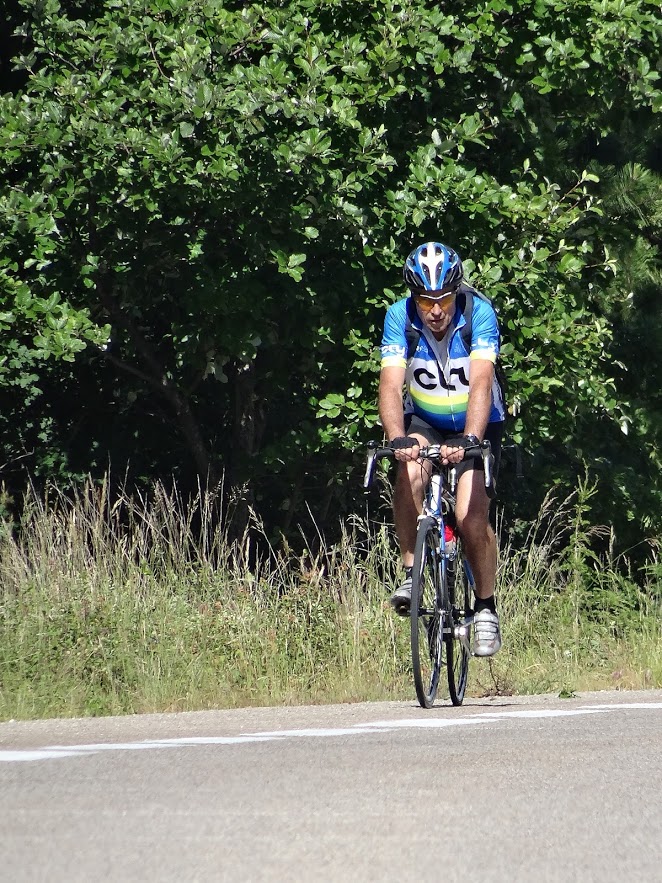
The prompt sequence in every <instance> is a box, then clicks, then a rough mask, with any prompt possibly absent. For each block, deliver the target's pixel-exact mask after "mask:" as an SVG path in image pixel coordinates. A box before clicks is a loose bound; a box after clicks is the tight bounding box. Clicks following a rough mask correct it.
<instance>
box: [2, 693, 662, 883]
mask: <svg viewBox="0 0 662 883" xmlns="http://www.w3.org/2000/svg"><path fill="white" fill-rule="evenodd" d="M661 795H662V691H647V692H644V693H624V692H623V693H620V692H619V693H593V694H582V695H579V696H577V697H575V698H572V699H565V700H564V699H559V698H557V697H552V696H538V697H527V698H500V699H495V700H492V701H490V700H480V701H478V700H476V701H470V702H468V703H467V704H466V705H465V706H464V707H463V708H461V709H454V708H451V707H449V706H441V707H438V708H435V709H433V710H432V711H423V710H422V709H420V708H418V706H416V705H414V704H412V703H370V704H360V705H335V706H318V707H305V708H266V709H241V710H238V711H218V712H203V713H197V714H177V715H144V716H136V717H125V718H105V719H84V720H57V721H36V722H31V723H25V722H24V723H19V722H7V723H3V724H0V813H1V816H0V817H1V819H2V821H1V822H0V831H1V833H0V879H2V880H3V881H4V880H6V881H28V880H29V881H37V880H38V881H42V880H43V881H79V880H80V881H100V880H112V881H132V880H136V881H138V880H139V881H207V880H210V881H215V880H219V881H225V880H227V881H244V880H245V881H272V880H273V881H300V880H301V881H304V880H305V881H308V880H314V881H341V883H350V881H364V880H365V881H373V880H374V881H379V880H384V881H390V880H393V881H409V880H417V881H421V880H423V881H426V880H430V881H433V880H434V881H436V880H443V881H455V880H458V881H459V880H462V881H466V880H471V881H473V880H477V881H481V883H490V881H520V880H521V881H527V883H528V881H536V883H542V881H557V880H558V881H563V883H567V881H600V883H605V881H612V880H613V881H618V883H624V881H628V883H630V881H662V796H661Z"/></svg>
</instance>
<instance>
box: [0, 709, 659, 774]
mask: <svg viewBox="0 0 662 883" xmlns="http://www.w3.org/2000/svg"><path fill="white" fill-rule="evenodd" d="M623 709H644V710H655V711H662V702H632V703H625V702H624V703H619V704H616V703H615V704H613V705H583V706H581V707H580V708H568V709H562V708H550V709H546V710H545V709H528V710H527V709H522V710H518V711H494V712H493V711H488V712H484V713H481V714H473V715H469V716H464V717H455V718H408V719H403V720H382V721H370V722H368V723H364V724H354V725H353V726H351V727H335V728H334V727H329V728H312V729H299V730H272V731H265V732H261V733H242V734H241V735H239V736H184V737H181V738H178V739H154V740H148V741H143V742H109V743H103V742H102V743H91V744H89V745H49V746H45V747H44V748H33V749H25V750H20V749H10V750H6V751H3V750H0V762H3V763H26V762H33V761H38V760H53V759H55V758H57V759H58V760H59V759H61V758H63V757H84V756H85V755H89V754H96V753H98V752H100V751H149V750H156V749H158V748H183V747H194V746H198V745H246V744H252V743H254V742H274V741H284V740H286V739H293V738H294V739H302V738H303V739H310V738H315V739H319V738H328V737H334V736H363V735H370V734H372V735H374V734H375V733H387V732H392V731H394V730H400V729H444V728H446V727H462V726H476V725H479V724H489V723H498V722H501V721H505V720H510V719H517V718H520V719H532V718H559V717H575V716H578V715H589V714H608V713H610V712H614V711H619V710H623Z"/></svg>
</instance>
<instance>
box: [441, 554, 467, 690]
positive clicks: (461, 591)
mask: <svg viewBox="0 0 662 883" xmlns="http://www.w3.org/2000/svg"><path fill="white" fill-rule="evenodd" d="M446 585H447V587H448V603H447V604H445V605H444V607H446V608H447V609H449V610H450V617H449V628H448V629H447V630H446V632H445V634H444V642H445V644H446V671H447V674H448V692H449V694H450V697H451V702H452V703H453V705H462V702H463V700H464V693H465V690H466V688H467V680H468V677H469V659H470V658H471V650H470V649H469V648H470V647H471V633H472V625H471V616H472V612H473V611H472V609H471V599H472V595H473V576H472V574H471V568H470V567H469V564H468V562H467V561H466V560H465V558H464V555H463V554H462V547H461V543H460V540H459V538H458V540H457V552H456V555H455V559H454V560H453V561H452V562H449V564H448V566H447V569H446Z"/></svg>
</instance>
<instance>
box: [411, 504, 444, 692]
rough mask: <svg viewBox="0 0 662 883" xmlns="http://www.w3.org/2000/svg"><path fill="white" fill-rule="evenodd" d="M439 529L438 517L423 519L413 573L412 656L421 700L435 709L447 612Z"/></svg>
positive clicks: (415, 551)
mask: <svg viewBox="0 0 662 883" xmlns="http://www.w3.org/2000/svg"><path fill="white" fill-rule="evenodd" d="M441 580H442V573H441V559H440V551H439V529H438V527H437V522H436V520H435V519H434V518H431V517H429V518H424V519H422V520H421V521H420V522H419V525H418V532H417V534H416V549H415V550H414V566H413V568H412V575H411V582H412V584H411V613H410V617H411V658H412V666H413V672H414V685H415V687H416V695H417V697H418V701H419V703H420V704H421V705H422V707H423V708H432V705H433V704H434V700H435V696H436V695H437V687H438V686H439V675H440V672H441V666H442V651H443V645H444V641H443V637H444V622H443V619H444V615H443V613H442V605H441V595H442V585H441Z"/></svg>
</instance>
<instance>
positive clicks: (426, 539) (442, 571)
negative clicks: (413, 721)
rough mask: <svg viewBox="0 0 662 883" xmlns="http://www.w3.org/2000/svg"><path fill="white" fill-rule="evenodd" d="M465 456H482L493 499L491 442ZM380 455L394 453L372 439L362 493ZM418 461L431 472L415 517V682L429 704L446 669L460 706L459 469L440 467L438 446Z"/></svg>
mask: <svg viewBox="0 0 662 883" xmlns="http://www.w3.org/2000/svg"><path fill="white" fill-rule="evenodd" d="M464 456H465V458H466V459H473V458H482V459H483V469H484V475H485V488H486V490H487V492H488V494H489V496H490V497H493V496H494V482H493V481H492V467H493V463H494V458H493V456H492V452H491V448H490V443H489V441H487V440H485V441H483V442H481V443H480V445H470V446H468V447H467V448H465V452H464ZM382 459H395V452H394V451H393V449H392V448H380V447H378V446H377V443H376V442H370V443H369V444H368V461H367V464H366V471H365V477H364V481H363V486H364V489H365V490H366V491H367V490H368V489H369V488H370V486H371V485H372V481H373V478H374V473H375V466H376V464H377V462H378V461H379V460H382ZM418 461H419V462H420V463H421V469H427V468H429V469H430V473H431V474H430V478H429V481H428V483H427V488H426V492H425V499H424V502H423V511H422V512H421V514H420V515H419V517H418V527H417V531H416V546H415V549H414V565H413V568H412V586H411V606H410V613H409V616H410V620H411V657H412V667H413V675H414V685H415V687H416V695H417V697H418V701H419V703H420V704H421V706H422V707H423V708H432V706H433V704H434V701H435V698H436V695H437V690H438V688H439V680H440V677H441V672H442V669H443V668H445V669H446V676H447V680H448V692H449V695H450V699H451V702H452V703H453V705H461V704H462V701H463V700H464V693H465V690H466V687H467V678H468V675H469V659H470V658H471V638H472V626H473V609H472V598H473V590H474V578H473V574H472V573H471V567H470V566H469V562H468V561H467V559H466V558H465V557H464V555H463V552H462V540H461V538H460V536H459V534H458V532H457V530H456V525H455V500H456V497H455V494H456V489H457V469H456V468H455V466H454V465H453V464H450V465H447V466H444V465H443V463H442V462H441V458H440V445H429V446H427V447H423V448H421V449H420V453H419V456H418ZM426 463H429V464H430V466H429V467H426V465H425V464H426Z"/></svg>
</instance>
